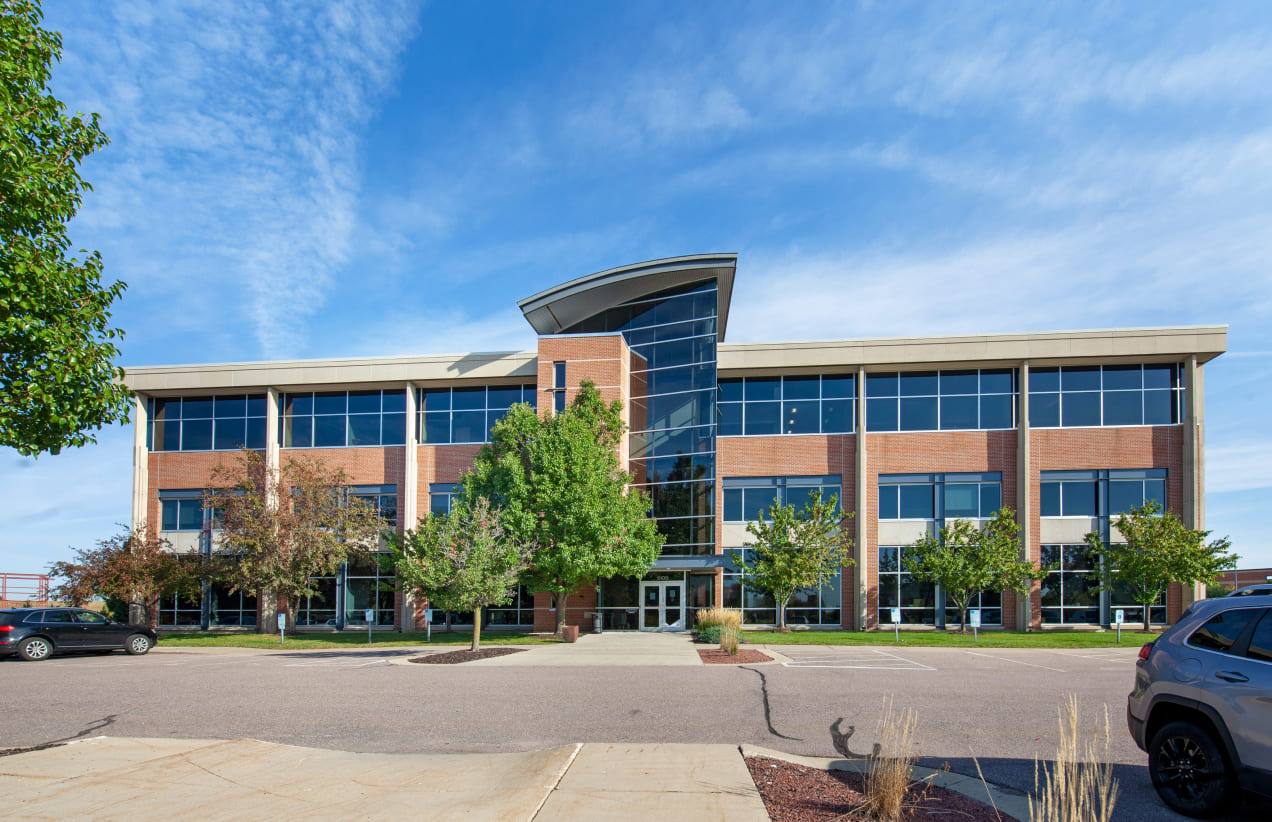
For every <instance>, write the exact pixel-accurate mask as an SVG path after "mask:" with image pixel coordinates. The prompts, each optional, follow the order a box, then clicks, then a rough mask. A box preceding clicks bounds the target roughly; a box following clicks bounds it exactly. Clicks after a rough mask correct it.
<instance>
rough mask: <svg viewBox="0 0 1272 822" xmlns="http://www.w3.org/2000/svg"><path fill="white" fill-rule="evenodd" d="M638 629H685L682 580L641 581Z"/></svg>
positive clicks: (683, 585)
mask: <svg viewBox="0 0 1272 822" xmlns="http://www.w3.org/2000/svg"><path fill="white" fill-rule="evenodd" d="M640 629H641V630H642V631H683V630H684V629H685V584H684V582H682V581H676V582H642V583H641V584H640Z"/></svg>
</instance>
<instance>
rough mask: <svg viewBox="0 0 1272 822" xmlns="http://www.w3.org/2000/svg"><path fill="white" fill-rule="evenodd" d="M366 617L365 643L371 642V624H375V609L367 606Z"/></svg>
mask: <svg viewBox="0 0 1272 822" xmlns="http://www.w3.org/2000/svg"><path fill="white" fill-rule="evenodd" d="M366 618H367V644H368V645H370V644H371V626H372V625H374V624H375V609H374V608H368V609H367V610H366Z"/></svg>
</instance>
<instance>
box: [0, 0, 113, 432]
mask: <svg viewBox="0 0 1272 822" xmlns="http://www.w3.org/2000/svg"><path fill="white" fill-rule="evenodd" d="M42 18H43V13H42V12H41V10H40V5H39V3H38V2H35V1H34V0H0V42H3V43H4V46H3V48H0V445H4V446H9V447H11V448H15V449H17V450H18V452H19V453H22V454H26V455H28V456H31V455H38V454H41V453H44V452H49V453H53V454H56V453H58V452H59V451H61V449H62V448H63V447H65V446H68V445H72V446H80V445H84V444H86V443H89V442H96V440H97V438H96V435H95V434H93V433H91V432H90V429H93V430H96V429H100V428H101V427H102V426H103V425H107V424H110V423H113V422H116V421H119V420H124V421H126V420H127V419H128V409H129V396H130V395H129V392H128V390H127V389H126V388H125V387H124V386H123V384H122V383H121V382H120V380H121V379H122V378H123V375H124V372H123V369H121V368H119V367H117V366H116V365H115V364H114V361H115V359H116V358H117V357H118V356H119V349H118V347H117V346H116V344H115V341H116V340H119V339H120V338H122V337H123V332H121V331H118V330H116V329H113V328H111V327H110V325H109V321H110V305H111V303H112V302H113V301H114V300H115V299H116V298H117V297H118V296H119V295H120V294H121V293H123V290H124V288H125V287H126V286H125V284H124V283H122V282H114V283H112V284H110V285H104V284H103V283H102V258H101V255H100V254H99V253H98V252H96V251H94V252H92V253H88V252H81V253H84V254H86V256H85V257H83V258H82V259H80V258H76V257H72V256H68V250H69V248H70V239H69V237H68V235H67V223H68V222H69V221H70V220H71V218H72V217H74V216H75V212H76V210H77V209H78V208H79V206H80V203H81V201H82V199H83V194H84V192H85V191H89V190H91V186H89V184H88V183H87V182H85V181H84V180H83V179H82V178H81V177H80V175H79V171H78V170H77V168H78V166H79V164H80V163H81V162H82V161H83V159H84V158H85V157H87V156H88V155H89V154H92V153H93V152H94V151H96V150H97V149H99V148H101V147H102V146H104V145H106V143H107V142H108V140H107V137H106V135H105V134H103V133H102V130H101V128H100V127H99V125H98V117H97V115H96V114H92V115H88V117H87V119H86V118H85V116H84V115H80V114H77V115H75V116H73V117H72V116H67V114H66V106H65V105H63V104H62V103H61V102H60V101H59V100H58V99H57V98H55V97H54V96H53V95H52V93H51V92H50V91H49V88H48V83H49V77H50V73H51V68H52V64H53V61H55V60H60V59H61V56H62V38H61V35H59V34H58V33H57V32H51V31H46V30H45V29H43V28H41V27H40V22H41V20H42Z"/></svg>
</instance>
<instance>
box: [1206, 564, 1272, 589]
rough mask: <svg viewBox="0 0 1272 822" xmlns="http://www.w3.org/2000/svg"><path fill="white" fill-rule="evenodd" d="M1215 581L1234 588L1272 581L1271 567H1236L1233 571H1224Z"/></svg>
mask: <svg viewBox="0 0 1272 822" xmlns="http://www.w3.org/2000/svg"><path fill="white" fill-rule="evenodd" d="M1215 582H1217V583H1218V584H1220V585H1223V586H1224V587H1227V588H1232V589H1234V590H1235V589H1237V588H1244V587H1246V586H1247V585H1263V584H1265V583H1269V582H1272V568H1238V569H1236V570H1235V571H1224V572H1223V573H1222V574H1220V575H1219V578H1218V579H1216V580H1215Z"/></svg>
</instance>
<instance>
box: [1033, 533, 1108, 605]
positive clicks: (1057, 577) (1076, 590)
mask: <svg viewBox="0 0 1272 822" xmlns="http://www.w3.org/2000/svg"><path fill="white" fill-rule="evenodd" d="M1098 564H1099V558H1098V557H1095V556H1093V555H1092V554H1091V550H1090V548H1089V547H1088V546H1086V545H1044V546H1042V567H1043V568H1050V569H1051V570H1050V571H1049V572H1048V573H1047V576H1046V577H1044V578H1043V580H1042V621H1043V623H1044V624H1050V625H1099V624H1100V592H1099V587H1100V580H1099V574H1098Z"/></svg>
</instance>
